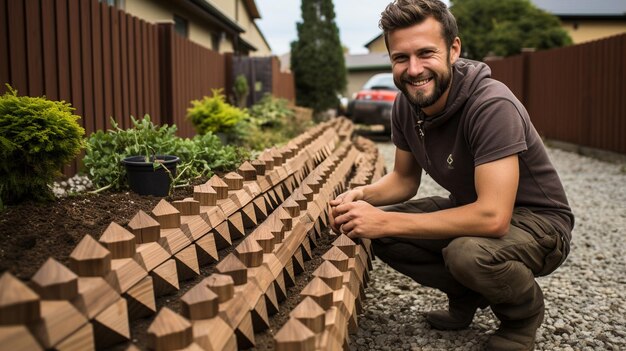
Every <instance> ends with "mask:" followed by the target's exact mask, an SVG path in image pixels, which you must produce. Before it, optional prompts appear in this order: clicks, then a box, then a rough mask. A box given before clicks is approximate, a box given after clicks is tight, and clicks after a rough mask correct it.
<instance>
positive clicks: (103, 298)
mask: <svg viewBox="0 0 626 351" xmlns="http://www.w3.org/2000/svg"><path fill="white" fill-rule="evenodd" d="M119 298H120V294H119V293H118V292H117V291H115V290H114V289H113V287H111V285H109V284H108V283H107V282H106V281H105V280H104V278H100V277H80V278H78V295H77V296H76V297H75V298H74V299H73V300H72V301H71V302H72V305H74V307H76V308H77V309H78V310H79V311H80V312H81V313H82V314H83V315H84V316H85V317H87V318H88V319H93V318H94V317H95V316H96V315H97V314H98V313H100V312H102V311H103V310H104V309H106V308H107V307H109V306H110V305H111V304H113V303H114V302H115V301H117V300H118V299H119Z"/></svg>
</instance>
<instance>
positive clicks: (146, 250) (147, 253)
mask: <svg viewBox="0 0 626 351" xmlns="http://www.w3.org/2000/svg"><path fill="white" fill-rule="evenodd" d="M171 257H172V255H170V254H169V253H168V252H167V251H166V250H165V249H164V248H163V246H161V245H160V244H159V243H157V242H150V243H146V244H140V245H137V253H136V254H135V257H134V259H135V261H137V263H139V265H141V267H143V269H145V270H146V271H148V272H150V271H152V270H153V269H155V268H156V267H158V266H159V265H160V264H162V263H163V262H165V261H167V260H169V259H170V258H171Z"/></svg>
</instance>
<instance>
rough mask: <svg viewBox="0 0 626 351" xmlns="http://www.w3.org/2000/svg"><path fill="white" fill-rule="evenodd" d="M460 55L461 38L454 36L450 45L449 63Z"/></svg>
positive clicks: (453, 61)
mask: <svg viewBox="0 0 626 351" xmlns="http://www.w3.org/2000/svg"><path fill="white" fill-rule="evenodd" d="M460 56H461V38H459V37H456V38H454V41H453V42H452V45H451V46H450V64H453V63H455V62H456V60H458V59H459V57H460Z"/></svg>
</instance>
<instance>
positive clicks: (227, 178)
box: [223, 172, 243, 191]
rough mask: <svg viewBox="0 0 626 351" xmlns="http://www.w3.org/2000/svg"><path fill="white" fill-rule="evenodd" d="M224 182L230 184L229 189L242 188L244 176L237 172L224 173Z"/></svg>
mask: <svg viewBox="0 0 626 351" xmlns="http://www.w3.org/2000/svg"><path fill="white" fill-rule="evenodd" d="M223 179H224V183H226V185H228V191H235V190H240V189H241V188H243V177H242V176H241V175H239V174H238V173H236V172H230V173H227V174H226V175H224V178H223Z"/></svg>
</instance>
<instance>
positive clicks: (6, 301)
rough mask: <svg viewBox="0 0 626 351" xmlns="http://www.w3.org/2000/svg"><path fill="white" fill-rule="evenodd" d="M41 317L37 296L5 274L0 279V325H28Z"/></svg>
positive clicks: (8, 274) (10, 275) (17, 280)
mask: <svg viewBox="0 0 626 351" xmlns="http://www.w3.org/2000/svg"><path fill="white" fill-rule="evenodd" d="M40 315H41V309H40V301H39V296H38V295H37V294H36V293H35V292H34V291H32V290H31V289H30V288H29V287H28V286H26V284H24V283H22V282H21V281H20V280H19V279H17V278H15V277H14V276H13V275H12V274H11V273H9V272H5V273H4V274H3V275H2V277H0V325H10V324H28V323H32V322H35V321H36V320H38V319H39V317H40Z"/></svg>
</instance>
